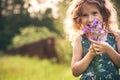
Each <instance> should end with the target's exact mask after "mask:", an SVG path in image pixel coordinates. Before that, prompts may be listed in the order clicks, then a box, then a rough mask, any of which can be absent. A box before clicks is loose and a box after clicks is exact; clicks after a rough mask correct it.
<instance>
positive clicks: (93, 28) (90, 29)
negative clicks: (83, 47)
mask: <svg viewBox="0 0 120 80" xmlns="http://www.w3.org/2000/svg"><path fill="white" fill-rule="evenodd" d="M102 23H103V22H102V21H97V20H96V19H95V20H93V21H92V22H91V23H90V24H89V25H88V26H85V27H84V29H83V34H91V39H92V40H96V41H104V40H106V39H105V37H103V35H104V34H105V33H108V31H107V30H103V26H102V25H103V24H102Z"/></svg>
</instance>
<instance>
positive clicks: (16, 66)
mask: <svg viewBox="0 0 120 80" xmlns="http://www.w3.org/2000/svg"><path fill="white" fill-rule="evenodd" d="M0 64H1V66H0V80H78V78H75V77H73V76H72V74H71V70H70V67H69V66H66V65H62V64H55V63H54V64H53V63H51V61H48V60H39V59H38V58H32V59H30V58H28V57H20V56H13V57H10V56H9V57H8V56H5V57H1V58H0Z"/></svg>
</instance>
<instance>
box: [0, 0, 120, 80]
mask: <svg viewBox="0 0 120 80" xmlns="http://www.w3.org/2000/svg"><path fill="white" fill-rule="evenodd" d="M70 1H72V0H0V80H48V79H49V80H79V78H75V77H73V76H72V74H71V70H70V64H71V55H72V46H71V44H70V42H69V40H67V39H66V37H65V33H64V31H63V26H64V25H63V22H64V18H65V14H66V10H67V7H68V5H69V4H70ZM112 1H113V3H114V4H115V6H116V10H117V12H118V19H119V22H120V18H119V17H120V15H119V14H120V4H119V3H120V0H112Z"/></svg>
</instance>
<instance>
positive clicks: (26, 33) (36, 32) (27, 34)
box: [10, 26, 56, 48]
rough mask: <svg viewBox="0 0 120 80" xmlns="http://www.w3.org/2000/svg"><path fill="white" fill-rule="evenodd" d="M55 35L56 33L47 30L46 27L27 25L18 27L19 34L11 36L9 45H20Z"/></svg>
mask: <svg viewBox="0 0 120 80" xmlns="http://www.w3.org/2000/svg"><path fill="white" fill-rule="evenodd" d="M55 36H56V34H55V33H53V32H51V31H49V30H48V29H47V28H46V27H35V26H29V27H26V28H21V29H20V34H18V35H16V36H15V37H14V38H13V40H12V45H11V47H20V46H22V45H25V44H29V43H32V42H36V41H39V40H42V39H46V38H48V37H55ZM11 47H10V48H11Z"/></svg>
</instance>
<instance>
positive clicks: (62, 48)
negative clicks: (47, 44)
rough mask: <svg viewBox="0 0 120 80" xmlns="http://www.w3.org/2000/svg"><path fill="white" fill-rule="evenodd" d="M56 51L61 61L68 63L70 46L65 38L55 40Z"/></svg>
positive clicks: (70, 52)
mask: <svg viewBox="0 0 120 80" xmlns="http://www.w3.org/2000/svg"><path fill="white" fill-rule="evenodd" d="M56 51H57V54H58V55H59V59H60V61H61V63H65V64H70V62H71V57H72V46H71V43H70V42H69V41H68V40H67V39H60V38H59V39H57V40H56Z"/></svg>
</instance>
